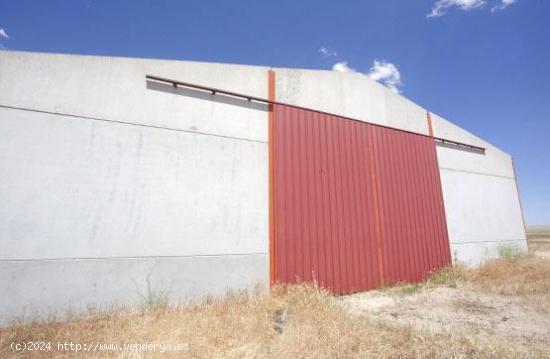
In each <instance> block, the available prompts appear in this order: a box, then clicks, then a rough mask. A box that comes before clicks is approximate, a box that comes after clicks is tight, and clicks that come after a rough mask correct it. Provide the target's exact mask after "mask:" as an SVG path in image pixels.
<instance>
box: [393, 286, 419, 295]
mask: <svg viewBox="0 0 550 359" xmlns="http://www.w3.org/2000/svg"><path fill="white" fill-rule="evenodd" d="M422 287H423V286H422V284H419V283H414V284H406V285H403V286H400V287H398V291H399V294H403V295H411V294H414V293H416V292H419V291H420V290H422Z"/></svg>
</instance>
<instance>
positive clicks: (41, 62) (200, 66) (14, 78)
mask: <svg viewBox="0 0 550 359" xmlns="http://www.w3.org/2000/svg"><path fill="white" fill-rule="evenodd" d="M146 74H152V75H156V76H161V77H167V78H171V79H176V80H180V81H184V82H190V83H197V84H200V85H204V86H211V87H219V88H222V89H225V90H230V91H235V92H242V93H245V94H250V95H253V96H259V97H267V68H264V67H254V66H240V65H226V64H215V63H200V62H186V61H166V60H146V59H130V58H116V57H97V56H75V55H59V54H40V53H25V52H12V51H0V79H1V81H0V105H4V106H13V107H22V108H31V109H38V110H42V111H50V112H61V113H66V114H71V115H80V116H87V117H98V118H103V119H109V120H113V121H123V122H130V123H138V124H146V125H153V126H160V127H169V128H177V129H185V130H193V131H198V132H206V133H212V134H218V135H224V136H232V137H240V138H247V139H253V140H260V141H267V120H266V119H267V115H266V113H265V110H266V108H265V106H264V105H258V104H250V103H248V102H247V101H246V100H242V99H235V98H227V97H224V96H220V95H217V96H215V98H214V96H212V95H208V94H206V95H207V96H205V93H204V92H198V91H190V90H187V91H184V90H180V91H178V94H177V95H176V94H173V93H170V92H171V91H173V89H172V87H171V86H170V85H155V86H153V87H151V86H149V87H148V86H147V82H146V81H145V75H146ZM213 100H214V101H213ZM251 107H252V108H253V109H255V110H251Z"/></svg>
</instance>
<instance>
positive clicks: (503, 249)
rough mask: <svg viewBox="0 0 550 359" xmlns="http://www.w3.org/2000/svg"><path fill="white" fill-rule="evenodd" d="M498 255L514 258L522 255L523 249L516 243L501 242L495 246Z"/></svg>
mask: <svg viewBox="0 0 550 359" xmlns="http://www.w3.org/2000/svg"><path fill="white" fill-rule="evenodd" d="M497 253H498V255H499V257H504V258H515V257H521V256H522V255H523V250H522V249H521V248H520V247H518V246H517V245H509V244H501V245H500V246H498V247H497Z"/></svg>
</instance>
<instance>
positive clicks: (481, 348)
mask: <svg viewBox="0 0 550 359" xmlns="http://www.w3.org/2000/svg"><path fill="white" fill-rule="evenodd" d="M464 284H468V285H472V286H475V287H476V288H477V289H478V290H480V291H489V292H492V293H499V294H504V295H510V296H516V295H519V296H524V297H529V298H530V297H537V298H540V297H541V296H546V299H545V300H546V301H548V300H549V299H548V298H549V297H548V290H549V289H550V264H549V262H548V261H545V260H542V259H539V258H534V257H522V258H507V259H503V260H497V261H494V262H490V263H487V264H486V265H484V266H482V267H481V268H480V269H479V270H467V269H465V268H462V267H456V268H455V269H447V270H444V271H443V272H441V273H439V274H437V275H435V276H433V277H432V278H431V279H430V280H429V281H428V282H427V284H426V285H427V286H445V285H450V286H457V285H464ZM416 288H417V287H415V289H414V291H416V290H417V289H416ZM336 302H337V301H336V300H335V299H334V297H332V296H330V295H329V294H328V293H327V292H325V291H324V290H322V289H319V288H316V287H313V286H286V287H285V286H281V287H276V288H275V289H274V290H272V292H271V293H262V292H259V291H256V292H252V293H247V292H239V293H228V294H227V295H225V296H224V297H221V298H206V299H204V300H203V301H202V302H200V303H195V304H189V305H182V306H176V307H174V306H168V305H160V306H157V307H155V308H152V309H142V310H118V311H112V312H109V313H102V314H93V315H88V316H82V317H78V318H73V319H69V320H67V321H65V322H34V323H19V324H13V325H11V326H9V327H5V328H1V329H0V357H10V356H15V355H16V354H17V353H14V352H13V351H12V350H11V349H10V347H9V345H10V343H11V342H13V341H18V342H21V341H37V340H44V341H51V342H53V343H56V342H57V341H60V342H66V341H72V342H73V343H90V342H103V343H119V344H122V343H144V342H148V343H165V344H166V343H188V344H189V346H190V349H189V351H187V352H185V353H182V352H165V353H161V352H160V351H158V350H157V351H154V352H143V351H141V352H140V351H134V352H132V351H125V352H118V351H117V352H95V353H94V352H88V353H86V354H87V355H86V356H96V357H105V356H111V357H144V356H146V357H156V356H161V355H162V356H163V357H165V356H174V357H180V356H188V357H201V358H202V357H233V358H234V357H239V358H240V357H293V358H294V357H314V358H329V357H330V358H332V357H346V358H347V357H366V356H369V357H370V356H374V357H403V358H414V357H429V358H453V357H454V358H461V357H495V358H496V357H498V358H512V357H518V356H521V357H542V356H543V355H544V354H545V353H546V354H548V351H546V352H544V350H545V348H542V349H541V348H539V347H537V348H531V349H528V350H527V349H525V348H516V347H514V346H513V345H510V344H509V343H506V342H505V341H499V340H497V339H495V340H489V341H484V342H478V341H477V340H476V339H475V337H468V336H464V335H462V334H456V333H454V332H450V331H438V332H429V331H427V330H422V329H418V328H413V327H411V326H407V325H396V324H392V323H390V322H387V321H381V320H375V319H373V317H370V316H368V315H350V313H349V312H348V311H346V310H345V309H344V308H342V306H341V305H338V304H337V303H336ZM20 354H22V355H24V356H25V357H27V356H30V357H33V356H38V355H40V356H50V357H53V356H59V355H60V354H61V355H69V354H71V353H68V352H59V351H57V349H56V348H53V350H52V351H50V352H41V353H36V352H35V353H28V352H25V353H20ZM72 355H74V356H75V357H81V356H83V353H82V352H81V353H78V354H74V353H72Z"/></svg>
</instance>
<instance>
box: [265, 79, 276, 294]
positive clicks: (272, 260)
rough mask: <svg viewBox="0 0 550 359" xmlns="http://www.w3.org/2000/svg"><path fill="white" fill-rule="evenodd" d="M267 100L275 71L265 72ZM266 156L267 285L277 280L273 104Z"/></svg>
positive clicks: (272, 91) (272, 97)
mask: <svg viewBox="0 0 550 359" xmlns="http://www.w3.org/2000/svg"><path fill="white" fill-rule="evenodd" d="M267 98H268V100H269V101H275V71H273V70H269V71H268V72H267ZM267 132H268V135H267V136H268V143H269V144H268V156H269V283H270V285H273V284H274V283H275V282H276V280H277V268H276V264H277V262H276V255H277V253H276V251H275V249H276V247H275V239H276V237H275V219H276V216H275V209H276V207H275V198H276V197H275V190H276V188H275V150H274V146H275V143H274V141H275V116H274V113H273V104H269V105H268V129H267Z"/></svg>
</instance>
